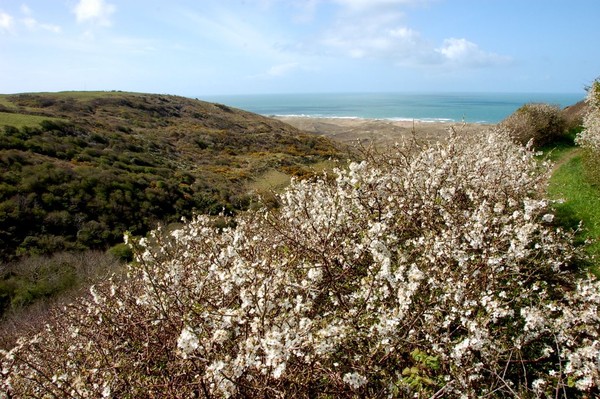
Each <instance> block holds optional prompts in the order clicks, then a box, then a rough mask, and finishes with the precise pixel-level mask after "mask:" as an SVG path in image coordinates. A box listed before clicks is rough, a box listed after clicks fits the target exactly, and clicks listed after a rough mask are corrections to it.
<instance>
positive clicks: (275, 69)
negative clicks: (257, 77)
mask: <svg viewBox="0 0 600 399" xmlns="http://www.w3.org/2000/svg"><path fill="white" fill-rule="evenodd" d="M299 66H300V64H299V63H297V62H288V63H285V64H279V65H274V66H272V67H271V68H269V70H268V71H267V75H269V76H274V77H279V76H285V75H287V74H289V73H290V72H292V71H294V70H295V69H297V68H298V67H299Z"/></svg>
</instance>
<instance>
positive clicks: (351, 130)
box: [276, 116, 493, 146]
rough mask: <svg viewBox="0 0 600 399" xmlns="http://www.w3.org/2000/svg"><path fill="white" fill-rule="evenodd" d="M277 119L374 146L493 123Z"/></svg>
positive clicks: (477, 128) (482, 127) (475, 129)
mask: <svg viewBox="0 0 600 399" xmlns="http://www.w3.org/2000/svg"><path fill="white" fill-rule="evenodd" d="M276 119H278V120H280V121H283V122H286V123H288V124H290V125H292V126H294V127H296V128H298V129H301V130H304V131H307V132H311V133H316V134H320V135H324V136H328V137H330V138H332V139H334V140H336V141H339V142H342V143H346V144H350V143H356V141H360V142H361V143H363V144H370V143H372V144H373V145H375V146H385V145H393V144H394V143H396V142H399V141H402V140H403V139H406V138H410V137H411V136H413V135H415V136H416V137H417V138H418V139H420V140H425V141H430V140H439V139H442V138H444V137H446V136H447V135H448V132H449V129H451V128H454V129H455V130H457V131H459V132H461V133H465V134H469V133H476V132H480V131H483V130H486V129H489V128H490V127H491V126H493V125H487V124H477V123H467V124H463V123H460V122H425V121H419V120H415V121H405V120H402V121H392V120H384V119H361V118H311V117H296V116H293V117H290V116H282V117H277V118H276Z"/></svg>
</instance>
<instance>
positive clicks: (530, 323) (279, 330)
mask: <svg viewBox="0 0 600 399" xmlns="http://www.w3.org/2000/svg"><path fill="white" fill-rule="evenodd" d="M543 182H544V173H543V171H541V170H539V166H538V164H537V163H536V161H535V160H534V158H533V153H532V152H530V151H528V150H526V149H524V148H522V147H519V146H517V145H515V144H512V143H510V142H509V141H508V140H507V139H506V133H505V132H491V133H490V134H489V135H486V136H481V137H477V138H473V139H469V138H466V137H456V136H453V137H451V138H450V139H449V140H448V141H447V142H445V143H443V144H437V145H436V146H434V147H431V148H425V149H423V150H422V151H414V149H410V148H402V147H400V148H397V151H396V152H395V153H394V154H392V155H388V156H383V157H381V158H374V159H370V160H367V161H364V162H361V163H352V164H350V165H349V168H348V169H347V170H343V171H342V170H340V171H338V172H337V177H336V178H334V179H332V178H328V177H324V178H322V179H317V180H316V181H313V182H308V181H302V182H295V183H293V184H292V185H291V186H290V187H289V188H288V189H287V190H286V191H285V192H284V193H283V194H282V195H281V196H280V198H279V202H280V207H279V208H278V209H276V210H271V211H267V210H261V211H256V212H248V213H246V214H243V215H240V216H239V217H238V218H237V219H236V223H235V224H234V225H232V226H230V227H225V228H222V229H217V228H215V227H214V224H213V223H212V221H211V220H210V219H209V218H208V217H206V216H199V217H197V218H195V219H193V220H192V221H190V222H188V223H186V224H185V225H184V226H183V227H181V229H178V230H175V231H172V232H171V233H169V234H165V233H162V232H161V231H155V232H154V234H153V236H152V238H151V239H142V240H140V241H139V242H136V243H134V246H135V247H136V262H134V263H132V264H131V265H130V268H129V274H128V278H127V279H125V280H124V281H118V280H116V279H115V280H113V281H110V282H108V283H106V284H102V285H97V286H94V287H92V288H91V289H90V296H89V297H88V298H85V299H84V300H82V301H80V302H76V303H73V304H72V305H70V306H69V307H67V308H66V309H64V310H61V311H60V312H59V313H58V314H57V316H56V319H55V321H54V322H52V323H49V324H48V325H47V327H46V328H45V329H44V330H43V331H40V332H39V333H38V334H36V335H35V336H33V337H27V338H25V337H24V338H23V339H21V340H20V341H19V342H18V344H17V345H16V346H15V347H14V348H13V349H12V350H10V351H8V352H5V353H3V355H4V356H3V358H2V360H1V362H2V364H1V367H0V370H1V372H2V374H3V379H2V381H3V382H2V389H4V392H5V397H8V396H10V395H12V396H11V397H37V398H41V397H73V398H81V397H148V398H151V397H161V398H182V397H207V398H208V397H405V398H409V397H410V398H413V397H437V398H439V397H445V398H455V397H456V398H458V397H464V398H474V397H480V396H485V397H497V398H505V397H515V398H522V397H553V398H554V397H584V396H585V395H587V394H589V393H590V392H591V393H592V394H594V393H596V394H597V393H598V392H597V387H598V385H599V384H600V375H599V371H598V365H597V360H598V356H599V353H600V352H599V351H600V341H599V338H600V337H599V333H600V319H599V315H598V305H599V304H600V286H599V284H598V282H597V281H592V280H591V279H590V278H589V277H585V276H583V275H580V272H579V271H578V269H577V262H578V259H579V254H578V252H577V250H576V249H575V248H574V246H573V245H572V241H571V239H572V237H571V235H570V234H569V233H566V232H563V231H561V230H560V229H558V228H557V227H556V226H553V225H552V218H553V217H552V214H550V213H549V211H548V209H547V203H546V201H544V200H540V199H538V198H536V195H537V193H539V192H541V190H540V188H541V186H540V184H542V183H543Z"/></svg>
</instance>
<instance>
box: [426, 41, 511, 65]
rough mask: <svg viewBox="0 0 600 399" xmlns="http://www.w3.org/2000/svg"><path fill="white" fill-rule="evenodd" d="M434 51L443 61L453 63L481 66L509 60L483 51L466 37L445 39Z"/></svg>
mask: <svg viewBox="0 0 600 399" xmlns="http://www.w3.org/2000/svg"><path fill="white" fill-rule="evenodd" d="M435 51H436V52H438V53H439V54H441V55H442V56H443V58H444V60H445V61H448V62H449V63H451V64H455V65H463V66H471V67H483V66H490V65H496V64H502V63H506V62H508V61H510V58H509V57H506V56H501V55H498V54H495V53H491V52H486V51H483V50H482V49H480V48H479V46H478V45H477V44H475V43H473V42H470V41H468V40H467V39H457V38H449V39H445V40H444V43H443V45H442V47H440V48H438V49H436V50H435Z"/></svg>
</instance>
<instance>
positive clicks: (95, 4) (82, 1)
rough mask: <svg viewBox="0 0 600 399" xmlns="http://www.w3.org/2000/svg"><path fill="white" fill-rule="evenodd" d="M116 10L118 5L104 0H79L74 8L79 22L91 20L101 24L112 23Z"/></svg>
mask: <svg viewBox="0 0 600 399" xmlns="http://www.w3.org/2000/svg"><path fill="white" fill-rule="evenodd" d="M115 11H116V7H115V6H114V5H113V4H110V3H106V2H105V1H104V0H79V3H77V5H76V6H75V8H74V9H73V12H74V13H75V17H76V19H77V22H79V23H86V22H91V23H93V24H97V25H100V26H110V25H112V21H111V16H112V14H113V13H114V12H115Z"/></svg>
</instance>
